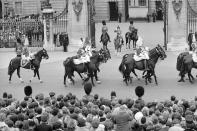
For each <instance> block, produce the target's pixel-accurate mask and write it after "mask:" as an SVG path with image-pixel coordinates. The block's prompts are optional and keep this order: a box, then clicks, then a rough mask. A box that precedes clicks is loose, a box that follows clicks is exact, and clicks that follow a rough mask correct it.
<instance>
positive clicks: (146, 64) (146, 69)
mask: <svg viewBox="0 0 197 131" xmlns="http://www.w3.org/2000/svg"><path fill="white" fill-rule="evenodd" d="M144 68H145V69H144V70H145V71H148V63H147V60H146V59H145V60H144Z"/></svg>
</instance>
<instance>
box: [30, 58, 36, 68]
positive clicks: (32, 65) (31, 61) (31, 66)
mask: <svg viewBox="0 0 197 131" xmlns="http://www.w3.org/2000/svg"><path fill="white" fill-rule="evenodd" d="M30 69H31V70H34V69H35V67H34V64H33V60H30Z"/></svg>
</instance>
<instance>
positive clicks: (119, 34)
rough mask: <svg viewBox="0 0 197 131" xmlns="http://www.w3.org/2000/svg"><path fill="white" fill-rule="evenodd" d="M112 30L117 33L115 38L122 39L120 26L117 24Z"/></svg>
mask: <svg viewBox="0 0 197 131" xmlns="http://www.w3.org/2000/svg"><path fill="white" fill-rule="evenodd" d="M114 32H115V33H117V35H116V38H115V40H118V39H119V40H123V37H122V35H121V34H122V31H121V30H120V26H118V27H117V29H116V30H115V31H114ZM120 42H122V41H120ZM121 44H122V43H121Z"/></svg>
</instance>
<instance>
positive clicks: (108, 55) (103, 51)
mask: <svg viewBox="0 0 197 131" xmlns="http://www.w3.org/2000/svg"><path fill="white" fill-rule="evenodd" d="M100 54H103V55H104V62H105V63H106V62H107V61H108V60H109V59H111V53H110V51H109V49H102V48H101V49H100Z"/></svg>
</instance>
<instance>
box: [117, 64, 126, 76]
mask: <svg viewBox="0 0 197 131" xmlns="http://www.w3.org/2000/svg"><path fill="white" fill-rule="evenodd" d="M125 70H126V67H125V64H124V63H123V62H121V63H120V66H119V71H120V72H121V73H122V74H123V75H124V72H125Z"/></svg>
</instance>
